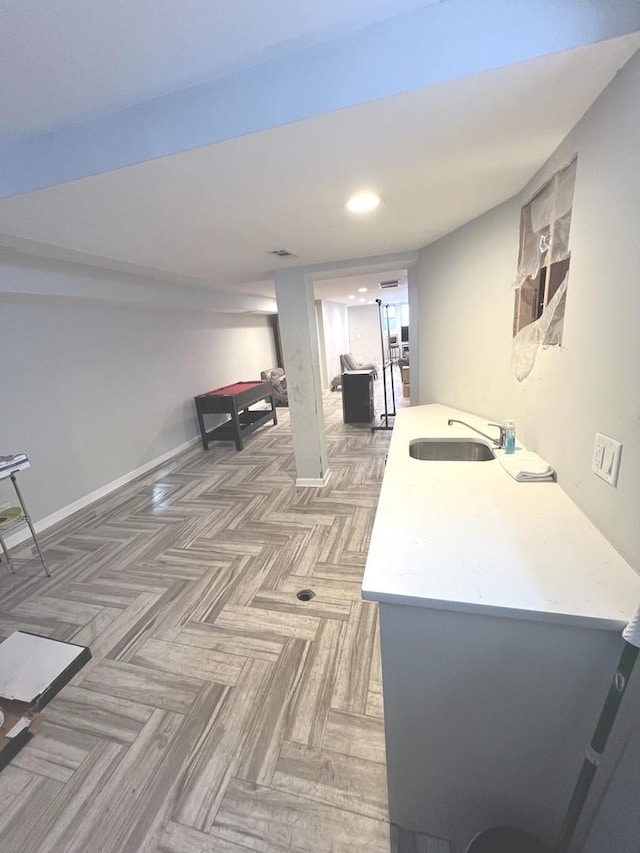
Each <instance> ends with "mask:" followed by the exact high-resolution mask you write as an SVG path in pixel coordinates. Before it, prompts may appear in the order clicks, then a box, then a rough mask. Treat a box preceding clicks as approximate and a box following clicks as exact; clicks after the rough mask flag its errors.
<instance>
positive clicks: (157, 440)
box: [0, 261, 275, 520]
mask: <svg viewBox="0 0 640 853" xmlns="http://www.w3.org/2000/svg"><path fill="white" fill-rule="evenodd" d="M54 270H55V274H56V275H59V274H60V271H59V269H58V267H56V266H55V265H54V264H52V273H51V275H52V277H53V275H54ZM25 271H26V272H27V273H28V265H25V264H24V263H23V264H22V265H21V273H22V275H25V274H26V272H25ZM11 274H12V270H11V268H10V267H9V266H8V265H2V264H0V289H2V288H1V285H2V282H3V280H6V278H7V277H11ZM33 275H34V276H36V275H37V276H38V277H39V288H40V289H42V284H43V283H45V284H46V265H45V266H43V262H42V261H38V262H37V263H34V271H33ZM3 277H4V278H3ZM99 279H100V276H99V274H98V275H96V273H95V271H94V273H93V275H92V282H93V284H94V285H96V287H98V284H99ZM112 280H113V276H112V275H110V274H105V278H104V280H103V282H102V286H103V287H104V289H105V292H106V291H107V290H108V288H109V285H110V283H111V281H112ZM134 286H135V285H134V284H133V283H131V287H132V288H133V287H134ZM98 292H99V290H97V291H96V294H98ZM0 328H1V331H2V333H1V335H0V364H1V365H2V370H1V371H0V453H13V452H18V451H25V452H26V453H28V455H29V457H30V459H31V462H32V468H31V469H30V470H29V471H26V472H25V473H24V474H23V475H21V482H22V485H23V488H24V493H25V498H26V499H27V501H28V503H29V506H30V510H31V512H32V515H33V517H34V518H35V519H36V520H37V519H42V518H43V517H45V516H48V515H49V514H51V513H53V512H56V511H58V510H61V509H62V508H64V507H65V506H67V505H68V504H70V503H72V502H74V501H76V500H79V499H81V498H82V497H84V496H86V495H87V494H89V493H91V492H93V491H94V490H97V489H99V488H101V487H103V486H105V485H106V484H108V483H110V482H111V481H113V480H115V479H117V478H119V477H122V476H124V475H126V474H127V473H129V472H130V471H132V470H134V469H136V468H138V467H140V466H143V465H144V464H145V463H148V462H149V461H151V460H153V459H155V458H156V457H158V456H161V455H162V454H164V453H167V452H169V451H171V450H172V449H174V448H176V447H179V446H180V445H182V444H184V443H185V442H187V441H188V440H189V439H192V438H193V437H194V436H196V435H198V427H197V422H196V417H195V409H194V402H193V396H194V395H195V394H198V393H202V392H203V391H207V390H209V389H211V388H216V387H218V386H220V385H223V384H225V383H229V382H233V381H235V380H240V379H254V378H259V376H260V370H263V369H265V368H267V367H270V366H271V365H273V364H274V363H275V352H274V346H273V334H272V331H271V329H270V326H269V324H268V321H267V318H266V316H264V315H245V314H242V315H241V314H222V313H211V312H204V311H202V312H200V313H198V312H195V311H181V310H178V309H173V310H163V309H157V308H154V307H152V306H147V307H140V306H135V307H134V306H127V305H116V304H108V303H106V302H104V301H103V302H98V301H89V300H86V299H82V300H81V299H72V298H67V297H59V296H56V297H47V296H41V295H21V294H9V293H1V292H0ZM214 447H215V445H214ZM210 452H215V450H213V449H212V451H210ZM8 494H9V492H8V490H7V488H6V483H3V484H2V490H1V491H0V503H2V502H4V501H6V500H7V497H8Z"/></svg>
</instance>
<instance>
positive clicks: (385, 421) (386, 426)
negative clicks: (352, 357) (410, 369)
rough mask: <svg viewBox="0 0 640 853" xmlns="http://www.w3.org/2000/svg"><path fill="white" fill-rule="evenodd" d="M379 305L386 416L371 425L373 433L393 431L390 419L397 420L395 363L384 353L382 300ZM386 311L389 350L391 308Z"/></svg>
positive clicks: (379, 300)
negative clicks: (389, 391)
mask: <svg viewBox="0 0 640 853" xmlns="http://www.w3.org/2000/svg"><path fill="white" fill-rule="evenodd" d="M376 302H377V303H378V320H379V322H380V350H381V352H382V388H383V392H384V414H383V415H380V423H379V424H376V423H375V422H374V423H372V424H371V432H375V431H376V430H390V429H393V423H389V418H395V416H396V395H395V388H394V385H393V362H392V361H391V358H389V361H388V362H387V360H386V358H385V353H384V334H383V323H382V308H383V305H382V299H376ZM384 308H385V311H386V318H387V347H388V351H389V352H390V349H389V306H388V305H385V306H384ZM388 366H391V396H392V399H393V411H392V412H390V411H389V405H388V403H387V367H388Z"/></svg>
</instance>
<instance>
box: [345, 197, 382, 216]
mask: <svg viewBox="0 0 640 853" xmlns="http://www.w3.org/2000/svg"><path fill="white" fill-rule="evenodd" d="M379 204H380V196H379V195H378V194H377V193H373V192H360V193H356V194H355V195H352V196H351V198H350V199H349V201H348V202H347V204H346V207H347V210H348V211H349V212H350V213H371V211H372V210H375V209H376V207H378V205H379Z"/></svg>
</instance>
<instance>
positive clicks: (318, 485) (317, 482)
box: [296, 469, 331, 489]
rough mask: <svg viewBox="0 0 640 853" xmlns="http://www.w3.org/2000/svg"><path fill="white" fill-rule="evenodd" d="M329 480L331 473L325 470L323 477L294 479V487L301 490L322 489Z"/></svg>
mask: <svg viewBox="0 0 640 853" xmlns="http://www.w3.org/2000/svg"><path fill="white" fill-rule="evenodd" d="M330 479H331V471H330V470H329V469H327V471H326V472H325V475H324V477H296V486H297V487H298V488H301V489H322V488H323V487H324V486H326V485H327V483H328V482H329V480H330Z"/></svg>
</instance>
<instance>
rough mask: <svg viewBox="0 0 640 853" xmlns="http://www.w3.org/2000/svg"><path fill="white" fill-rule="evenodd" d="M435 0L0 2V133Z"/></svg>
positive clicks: (163, 90)
mask: <svg viewBox="0 0 640 853" xmlns="http://www.w3.org/2000/svg"><path fill="white" fill-rule="evenodd" d="M433 2H438V0H375V2H371V0H322V2H318V0H304V2H300V0H268V2H266V0H215V2H212V0H152V2H150V0H126V2H122V0H120V2H109V0H63V2H55V0H0V80H2V86H1V87H0V136H4V137H7V136H15V135H17V134H25V133H34V132H42V131H46V130H49V129H52V128H54V127H59V126H61V125H64V124H66V123H68V122H70V121H78V120H80V119H83V118H87V117H89V116H95V115H101V114H106V113H109V112H112V111H114V110H117V109H119V108H121V107H123V106H128V105H131V104H136V103H140V102H142V101H146V100H148V99H150V98H154V97H158V96H160V95H164V94H168V93H169V92H175V91H179V90H181V89H184V88H186V87H188V86H193V85H196V84H199V83H204V82H207V81H209V80H212V79H215V78H218V77H221V76H224V75H227V74H231V73H233V72H235V71H239V70H242V69H245V68H248V67H250V66H252V65H256V64H257V63H259V62H264V61H266V60H269V59H274V58H276V57H280V56H283V55H285V54H288V53H292V52H294V51H297V50H301V49H304V48H307V47H310V46H313V45H316V44H319V43H321V42H324V41H327V40H328V39H332V38H336V37H339V36H341V35H345V34H348V33H350V32H353V31H355V30H357V29H359V28H361V27H364V26H367V25H368V24H372V23H375V22H376V21H380V20H384V19H386V18H389V17H392V16H396V15H399V14H402V13H403V12H407V11H410V10H412V9H416V8H419V7H421V6H428V5H431V3H433Z"/></svg>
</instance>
